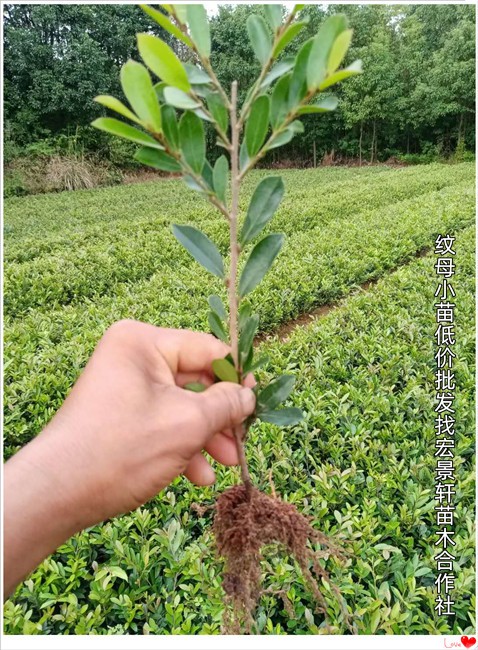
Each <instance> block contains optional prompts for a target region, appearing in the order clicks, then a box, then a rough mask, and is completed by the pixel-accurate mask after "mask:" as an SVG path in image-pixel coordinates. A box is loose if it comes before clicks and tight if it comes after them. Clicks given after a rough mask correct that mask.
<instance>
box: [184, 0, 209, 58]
mask: <svg viewBox="0 0 478 650" xmlns="http://www.w3.org/2000/svg"><path fill="white" fill-rule="evenodd" d="M186 16H187V21H188V27H189V33H190V34H191V38H192V40H193V42H194V44H195V45H196V47H197V50H198V52H199V54H200V55H201V56H203V57H205V58H206V59H208V58H209V56H210V54H211V35H210V33H209V20H208V18H207V12H206V8H205V7H204V5H201V4H198V5H186Z"/></svg>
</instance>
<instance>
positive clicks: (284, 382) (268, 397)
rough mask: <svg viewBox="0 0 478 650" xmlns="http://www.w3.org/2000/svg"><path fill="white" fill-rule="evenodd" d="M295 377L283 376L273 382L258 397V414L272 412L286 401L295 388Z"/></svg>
mask: <svg viewBox="0 0 478 650" xmlns="http://www.w3.org/2000/svg"><path fill="white" fill-rule="evenodd" d="M294 384H295V377H294V376H293V375H282V376H281V377H278V378H277V379H274V381H271V383H270V384H268V385H267V386H266V387H265V388H264V389H263V390H262V391H261V392H260V393H259V395H258V396H257V412H258V413H262V411H272V410H273V409H275V408H276V406H279V404H282V402H283V401H284V400H286V399H287V398H288V397H289V395H290V393H291V392H292V389H293V388H294Z"/></svg>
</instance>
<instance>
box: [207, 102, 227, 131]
mask: <svg viewBox="0 0 478 650" xmlns="http://www.w3.org/2000/svg"><path fill="white" fill-rule="evenodd" d="M206 102H207V107H208V109H209V111H210V113H211V115H212V116H213V117H214V119H215V120H216V122H217V123H218V124H219V126H220V127H221V129H222V130H223V131H224V132H225V131H227V126H228V124H229V113H228V112H227V108H226V107H225V106H224V103H223V101H222V98H221V96H220V95H219V93H207V95H206Z"/></svg>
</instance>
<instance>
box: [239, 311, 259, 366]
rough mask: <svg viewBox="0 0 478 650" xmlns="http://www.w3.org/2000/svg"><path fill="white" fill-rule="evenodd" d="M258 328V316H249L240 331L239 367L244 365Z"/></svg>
mask: <svg viewBox="0 0 478 650" xmlns="http://www.w3.org/2000/svg"><path fill="white" fill-rule="evenodd" d="M258 326H259V316H256V315H254V316H250V317H249V318H248V319H247V320H246V323H245V325H244V327H243V329H242V332H241V335H240V337H239V359H240V363H241V366H243V365H244V362H245V361H246V359H247V357H248V355H249V353H250V351H251V348H252V342H253V341H254V336H255V334H256V332H257V328H258Z"/></svg>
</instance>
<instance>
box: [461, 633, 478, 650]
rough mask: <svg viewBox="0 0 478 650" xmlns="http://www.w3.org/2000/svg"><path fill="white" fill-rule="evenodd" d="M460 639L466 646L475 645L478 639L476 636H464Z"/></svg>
mask: <svg viewBox="0 0 478 650" xmlns="http://www.w3.org/2000/svg"><path fill="white" fill-rule="evenodd" d="M460 640H461V642H462V643H463V645H464V646H465V648H471V646H472V645H475V643H476V639H475V637H474V636H462V637H461V639H460Z"/></svg>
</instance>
